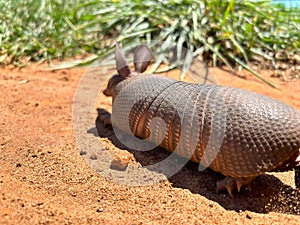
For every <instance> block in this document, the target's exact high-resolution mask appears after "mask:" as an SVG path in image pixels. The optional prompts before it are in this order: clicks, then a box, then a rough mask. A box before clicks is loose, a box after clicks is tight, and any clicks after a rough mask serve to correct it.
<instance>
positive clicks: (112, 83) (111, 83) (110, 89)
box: [102, 74, 124, 96]
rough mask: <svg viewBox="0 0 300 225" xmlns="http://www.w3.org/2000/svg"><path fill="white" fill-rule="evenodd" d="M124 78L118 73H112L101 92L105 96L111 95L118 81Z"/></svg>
mask: <svg viewBox="0 0 300 225" xmlns="http://www.w3.org/2000/svg"><path fill="white" fill-rule="evenodd" d="M123 80H124V78H123V77H121V76H120V75H118V74H117V75H114V76H112V77H111V78H110V79H109V81H108V83H107V85H106V88H105V89H103V90H102V93H103V94H104V95H105V96H112V95H113V92H114V90H115V88H116V86H117V85H118V83H120V82H121V81H123Z"/></svg>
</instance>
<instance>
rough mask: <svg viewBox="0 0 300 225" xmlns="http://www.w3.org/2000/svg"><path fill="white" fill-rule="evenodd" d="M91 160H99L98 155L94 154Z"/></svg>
mask: <svg viewBox="0 0 300 225" xmlns="http://www.w3.org/2000/svg"><path fill="white" fill-rule="evenodd" d="M90 159H92V160H97V159H98V157H97V155H96V154H92V155H91V156H90Z"/></svg>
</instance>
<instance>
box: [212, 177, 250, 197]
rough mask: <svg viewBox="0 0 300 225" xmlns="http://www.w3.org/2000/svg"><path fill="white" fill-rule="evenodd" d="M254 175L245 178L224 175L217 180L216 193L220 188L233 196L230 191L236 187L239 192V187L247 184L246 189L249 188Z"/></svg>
mask: <svg viewBox="0 0 300 225" xmlns="http://www.w3.org/2000/svg"><path fill="white" fill-rule="evenodd" d="M254 178H255V177H247V178H232V177H225V178H224V179H223V180H221V181H218V182H217V193H219V191H222V190H226V191H227V192H228V194H229V195H230V197H233V195H232V191H233V190H234V189H237V191H238V192H240V190H241V187H242V186H244V185H247V187H248V189H249V190H251V187H250V183H251V181H252V180H253V179H254Z"/></svg>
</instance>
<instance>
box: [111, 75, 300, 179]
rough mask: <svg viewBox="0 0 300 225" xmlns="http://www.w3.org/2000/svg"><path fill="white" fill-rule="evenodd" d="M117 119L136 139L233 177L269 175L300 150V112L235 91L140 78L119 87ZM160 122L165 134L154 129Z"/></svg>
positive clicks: (160, 128) (265, 98)
mask: <svg viewBox="0 0 300 225" xmlns="http://www.w3.org/2000/svg"><path fill="white" fill-rule="evenodd" d="M128 108H130V109H129V111H128ZM126 110H127V112H128V114H126V113H124V112H126ZM112 116H113V118H114V119H113V125H115V126H119V127H120V128H121V130H126V129H123V128H122V126H123V125H124V124H125V126H126V124H127V125H128V124H129V126H130V129H131V131H132V132H133V133H134V134H135V135H136V136H139V137H142V138H149V137H150V141H152V142H154V143H157V144H159V145H160V146H162V147H164V148H165V149H167V150H168V151H171V152H172V151H174V150H175V151H176V152H177V153H178V154H179V155H181V156H183V157H188V158H191V160H193V161H196V162H201V163H203V162H204V164H210V165H209V167H210V168H212V169H213V170H215V171H219V172H221V173H223V174H224V175H226V176H231V177H250V176H257V175H259V174H261V173H263V172H266V171H270V170H272V169H274V168H276V167H278V166H279V165H281V164H282V163H283V162H285V161H286V160H288V159H289V158H290V157H291V156H292V155H294V154H296V153H297V152H299V148H300V113H299V112H298V111H296V110H295V109H293V108H291V107H289V106H287V105H285V104H283V103H281V102H279V101H276V100H274V99H271V98H268V97H265V96H262V95H259V94H255V93H251V92H248V91H244V90H241V89H236V88H229V87H222V86H216V85H198V84H190V83H185V82H180V81H176V80H173V79H170V78H166V77H159V76H155V75H138V76H136V77H134V78H131V79H129V80H126V81H124V82H121V83H120V84H119V85H118V86H117V98H116V99H115V102H114V105H113V114H112ZM155 117H160V118H162V119H163V120H164V121H165V123H166V131H165V132H164V131H163V130H162V127H163V126H161V124H157V123H156V124H152V125H151V120H152V119H153V118H155ZM114 121H115V122H114ZM125 121H126V122H125ZM208 146H210V148H207V150H206V151H208V152H206V155H205V154H204V150H205V149H206V147H208ZM210 151H211V152H210ZM204 155H205V157H204Z"/></svg>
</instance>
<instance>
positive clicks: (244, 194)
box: [96, 109, 300, 215]
mask: <svg viewBox="0 0 300 225" xmlns="http://www.w3.org/2000/svg"><path fill="white" fill-rule="evenodd" d="M105 113H107V112H106V111H105V110H104V109H98V117H97V119H96V129H97V132H98V135H99V136H100V137H107V138H108V139H109V140H110V141H111V142H112V143H113V144H114V145H115V146H116V147H118V148H120V149H124V150H127V151H129V152H130V153H132V154H133V155H134V157H135V159H136V160H137V161H138V162H139V163H140V164H141V165H142V166H146V165H150V164H155V163H157V162H159V161H162V160H163V159H164V158H166V157H167V156H168V155H169V153H168V152H167V151H166V150H164V149H161V148H156V149H154V150H152V151H147V152H140V151H134V150H130V149H128V148H127V147H126V146H124V145H123V144H122V143H120V142H119V141H118V139H117V138H116V136H115V134H114V132H113V129H112V128H111V127H110V128H109V127H108V128H107V127H104V125H103V124H102V123H101V122H100V119H99V116H100V115H102V114H105ZM223 178H224V177H223V175H221V174H219V173H216V172H214V171H212V170H210V169H207V170H205V171H201V172H200V171H199V170H198V164H196V163H193V162H189V163H187V165H186V166H185V167H183V168H182V169H181V170H180V171H179V172H178V173H176V174H175V175H174V176H172V177H170V178H168V179H169V181H170V182H171V183H172V184H173V186H174V187H178V188H184V189H189V190H190V191H191V192H192V193H195V194H200V195H202V196H205V197H206V198H208V199H210V200H213V201H215V202H217V203H219V204H220V205H221V206H223V207H224V208H225V209H227V210H235V211H245V210H249V211H253V212H257V213H268V212H280V213H286V214H297V215H300V190H295V189H293V188H292V187H290V186H288V185H286V184H284V183H282V182H281V181H280V180H279V179H278V178H276V177H275V176H272V175H261V176H259V177H257V178H256V179H255V180H254V181H253V182H252V184H251V187H252V191H250V190H248V189H246V188H242V190H241V192H240V193H237V192H233V194H234V197H233V198H231V197H230V196H229V195H228V194H227V193H225V192H222V193H219V194H217V193H216V181H218V180H221V179H223Z"/></svg>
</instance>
